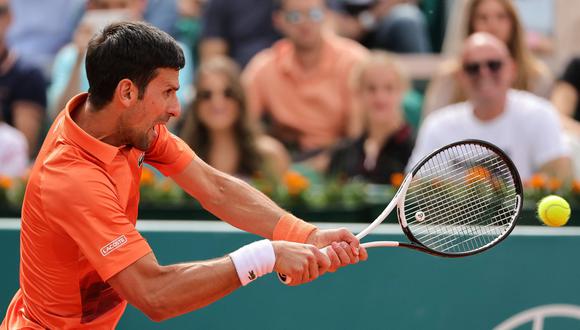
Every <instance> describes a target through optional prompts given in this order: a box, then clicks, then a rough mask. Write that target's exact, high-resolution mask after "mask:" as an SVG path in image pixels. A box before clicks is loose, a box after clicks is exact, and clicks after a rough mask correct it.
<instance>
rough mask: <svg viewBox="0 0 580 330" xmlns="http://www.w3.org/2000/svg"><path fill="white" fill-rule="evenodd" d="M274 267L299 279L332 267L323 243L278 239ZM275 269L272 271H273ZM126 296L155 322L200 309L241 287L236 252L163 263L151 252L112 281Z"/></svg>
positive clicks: (110, 281)
mask: <svg viewBox="0 0 580 330" xmlns="http://www.w3.org/2000/svg"><path fill="white" fill-rule="evenodd" d="M272 246H273V250H274V254H275V265H274V270H276V271H277V272H283V273H285V274H289V273H292V274H295V276H296V277H293V279H296V280H295V282H294V283H293V284H295V285H296V284H301V283H305V282H308V281H311V280H314V279H316V278H317V277H318V276H319V275H321V274H323V273H324V272H325V271H326V270H327V269H328V268H329V266H330V262H329V260H328V258H327V257H326V256H324V255H323V254H322V253H321V252H320V251H319V250H318V249H317V248H315V247H313V246H311V245H305V244H299V243H292V242H282V241H280V242H273V243H272ZM270 271H271V270H270ZM107 282H108V283H109V284H110V285H111V286H112V287H113V288H114V289H115V291H117V292H118V293H119V294H120V295H121V296H122V297H123V298H124V299H126V300H127V301H128V302H129V303H130V304H132V305H134V306H135V307H137V308H138V309H139V310H141V311H142V312H143V313H145V314H146V315H147V316H148V317H150V318H151V319H152V320H155V321H162V320H165V319H168V318H171V317H174V316H177V315H181V314H184V313H187V312H191V311H193V310H196V309H199V308H201V307H204V306H206V305H209V304H211V303H212V302H214V301H216V300H218V299H220V298H222V297H224V296H226V295H228V294H229V293H231V292H232V291H234V290H235V289H237V288H239V287H240V286H241V283H242V282H241V280H240V277H239V275H238V272H237V271H236V266H234V262H233V261H232V258H231V257H230V256H225V257H221V258H218V259H213V260H206V261H196V262H191V263H183V264H175V265H169V266H161V265H159V264H158V262H157V260H156V258H155V256H154V255H153V253H149V254H147V255H145V256H144V257H142V258H140V259H139V260H137V261H136V262H135V263H133V264H131V265H130V266H128V267H127V268H125V269H124V270H122V271H120V272H119V273H117V274H116V275H114V276H113V277H111V278H110V279H109V280H108V281H107Z"/></svg>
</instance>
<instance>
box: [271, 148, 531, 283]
mask: <svg viewBox="0 0 580 330" xmlns="http://www.w3.org/2000/svg"><path fill="white" fill-rule="evenodd" d="M522 200H523V193H522V182H521V180H520V176H519V174H518V171H517V170H516V168H515V166H514V164H513V162H512V161H511V159H509V157H508V156H507V155H506V154H505V153H504V152H503V151H502V150H501V149H499V148H498V147H496V146H494V145H492V144H490V143H488V142H485V141H480V140H463V141H459V142H455V143H452V144H449V145H446V146H444V147H442V148H440V149H438V150H436V151H434V152H432V153H431V154H429V155H428V156H426V157H425V158H423V159H422V160H421V161H420V162H419V163H418V164H417V165H415V167H414V168H413V169H412V170H411V171H410V173H408V174H407V176H406V177H405V179H404V180H403V183H402V184H401V186H400V188H399V190H398V191H397V193H396V194H395V196H394V197H393V199H392V200H391V202H390V203H389V204H388V205H387V207H386V208H385V209H384V210H383V211H382V212H381V214H380V215H379V216H378V217H377V218H376V219H375V220H374V221H373V222H372V223H371V224H370V225H369V226H368V227H367V228H365V229H364V230H363V231H361V232H360V233H359V234H358V235H356V237H357V238H358V239H359V240H362V238H364V237H365V236H367V234H369V233H370V232H371V231H372V230H373V229H374V228H376V227H377V226H378V225H379V224H381V223H382V222H383V220H385V219H386V218H387V216H388V215H389V214H390V213H391V211H393V209H395V207H397V218H398V220H399V224H400V225H401V228H402V230H403V233H405V235H406V236H407V238H408V240H409V242H395V241H375V242H366V243H362V244H361V245H362V246H364V247H365V248H371V247H383V246H386V247H395V246H399V247H405V248H409V249H413V250H417V251H421V252H426V253H429V254H432V255H436V256H441V257H452V258H454V257H465V256H470V255H474V254H477V253H480V252H483V251H485V250H487V249H489V248H491V247H493V246H495V245H496V244H498V243H499V242H501V241H502V240H503V239H505V238H506V237H507V236H508V235H509V234H510V233H511V231H512V230H513V228H514V227H515V224H516V219H517V217H518V215H519V213H520V210H521V208H522ZM326 249H327V248H324V249H322V251H323V252H325V251H326ZM278 276H279V278H280V280H281V281H282V282H284V283H286V284H288V283H290V282H291V279H290V278H289V277H288V276H286V275H284V274H278Z"/></svg>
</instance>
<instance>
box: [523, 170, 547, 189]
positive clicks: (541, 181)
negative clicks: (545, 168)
mask: <svg viewBox="0 0 580 330" xmlns="http://www.w3.org/2000/svg"><path fill="white" fill-rule="evenodd" d="M546 183H547V180H546V177H545V176H544V175H543V174H539V173H536V174H534V175H532V177H531V178H530V180H529V181H528V183H527V185H528V186H529V187H530V188H534V189H542V188H544V187H546Z"/></svg>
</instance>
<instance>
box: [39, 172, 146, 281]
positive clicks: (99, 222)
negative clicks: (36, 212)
mask: <svg viewBox="0 0 580 330" xmlns="http://www.w3.org/2000/svg"><path fill="white" fill-rule="evenodd" d="M77 164H78V163H77ZM77 164H75V166H72V165H71V169H72V170H71V171H66V172H63V171H62V170H61V169H60V168H59V169H51V167H50V166H47V167H46V169H45V171H46V172H45V176H44V177H45V179H44V180H43V183H42V186H41V189H42V196H43V199H42V203H43V205H42V206H43V210H44V213H45V217H46V219H47V221H49V223H50V224H51V225H54V226H57V227H60V228H61V229H62V230H63V231H64V232H65V233H66V234H67V236H69V237H70V238H71V239H72V240H74V241H75V243H76V244H77V246H78V247H79V249H80V251H81V253H82V254H83V255H84V256H85V257H86V258H87V260H88V261H89V262H90V264H91V265H92V266H93V267H94V268H95V270H96V271H97V272H98V273H99V276H100V277H101V279H102V280H103V281H107V280H108V279H110V278H111V277H112V276H114V275H115V274H117V273H118V272H120V271H121V270H123V269H125V268H127V267H128V266H130V265H131V264H133V263H134V262H136V261H137V260H139V259H140V258H142V257H143V256H145V255H146V254H148V253H150V252H151V248H150V247H149V244H148V243H147V241H146V240H145V239H144V238H143V237H142V236H141V234H140V233H139V232H138V231H137V229H136V228H135V226H134V224H133V223H132V222H131V221H130V220H129V219H128V218H127V216H126V215H125V212H124V209H123V207H122V206H121V204H120V202H119V199H118V195H117V192H116V190H115V188H114V184H113V183H112V182H111V181H109V179H108V176H107V175H106V174H105V173H104V172H103V171H102V170H101V169H99V168H97V167H95V166H94V165H93V164H90V163H87V164H80V165H77ZM71 196H74V198H71ZM64 203H66V207H62V206H63V204H64Z"/></svg>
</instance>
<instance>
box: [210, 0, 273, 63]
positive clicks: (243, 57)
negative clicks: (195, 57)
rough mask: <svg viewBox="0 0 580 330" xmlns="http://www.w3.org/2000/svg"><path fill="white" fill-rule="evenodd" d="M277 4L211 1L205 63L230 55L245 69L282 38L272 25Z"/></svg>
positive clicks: (250, 0)
mask: <svg viewBox="0 0 580 330" xmlns="http://www.w3.org/2000/svg"><path fill="white" fill-rule="evenodd" d="M274 2H275V1H264V0H236V1H231V0H210V1H208V3H207V5H206V9H205V12H204V15H203V24H202V40H201V43H200V45H199V51H200V56H201V60H202V61H203V60H205V59H208V58H210V57H212V56H214V55H228V56H230V57H232V58H234V59H235V60H236V62H238V64H239V65H240V66H241V67H242V68H243V67H244V66H246V64H247V63H248V62H249V61H250V59H251V58H252V57H253V56H254V55H255V54H256V53H258V52H259V51H261V50H262V49H265V48H268V47H270V46H271V45H272V44H273V43H274V42H275V41H276V40H278V39H280V34H279V33H278V32H277V31H276V29H274V26H273V25H272V12H273V10H274Z"/></svg>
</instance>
